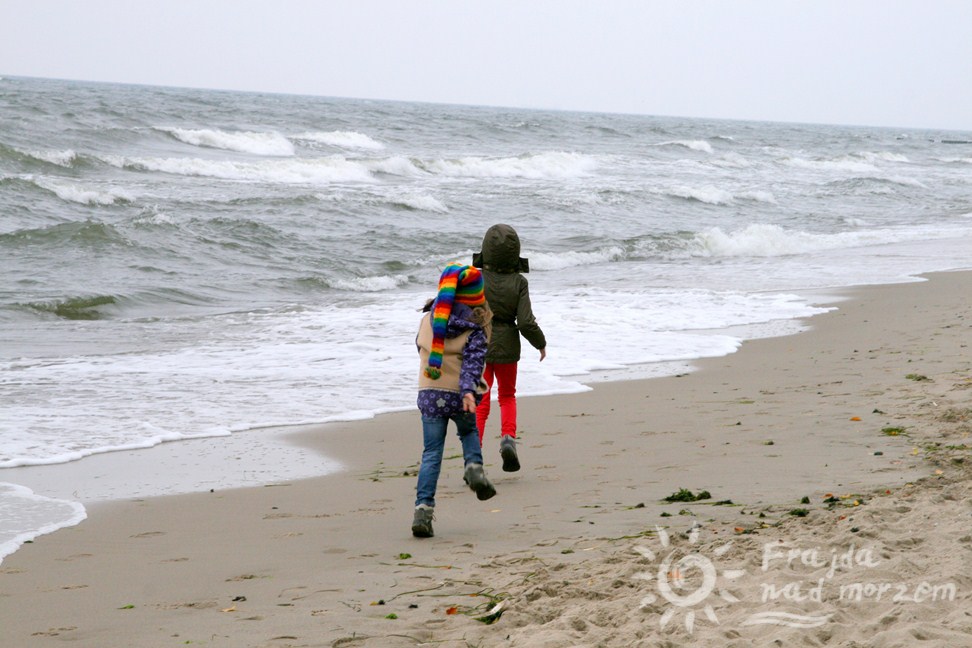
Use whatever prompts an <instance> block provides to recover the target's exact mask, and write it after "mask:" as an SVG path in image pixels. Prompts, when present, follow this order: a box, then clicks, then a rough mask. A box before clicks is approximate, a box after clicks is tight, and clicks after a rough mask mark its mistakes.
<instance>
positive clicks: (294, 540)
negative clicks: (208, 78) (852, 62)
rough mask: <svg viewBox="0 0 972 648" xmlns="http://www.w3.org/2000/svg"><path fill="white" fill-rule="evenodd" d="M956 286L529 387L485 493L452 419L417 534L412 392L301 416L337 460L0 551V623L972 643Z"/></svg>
mask: <svg viewBox="0 0 972 648" xmlns="http://www.w3.org/2000/svg"><path fill="white" fill-rule="evenodd" d="M970 294H972V273H968V272H960V273H943V274H936V275H931V276H930V277H929V281H927V282H921V283H911V284H902V285H888V286H877V287H868V288H864V289H855V290H848V291H844V292H843V293H842V295H843V296H844V297H845V298H846V299H844V300H842V301H835V304H834V305H835V306H836V307H837V308H836V310H834V311H832V312H830V313H828V314H825V315H820V316H817V317H815V318H813V319H812V320H810V321H809V322H808V323H809V324H810V326H811V327H812V330H810V331H808V332H805V333H801V334H798V335H792V336H787V337H781V338H773V339H765V340H755V341H751V342H747V343H745V344H744V345H743V347H742V348H741V350H740V351H739V352H737V353H735V354H733V355H731V356H728V357H725V358H717V359H710V360H706V361H703V362H699V363H697V370H696V371H693V372H691V373H688V374H686V375H682V376H679V377H670V378H661V379H654V380H648V381H631V382H620V383H601V384H597V385H596V386H595V388H594V389H593V390H592V391H590V392H585V393H582V394H575V395H570V396H554V397H540V398H522V399H520V427H521V430H522V432H521V440H520V456H521V463H522V464H523V467H524V468H523V470H522V471H521V472H519V473H503V472H501V471H500V469H499V465H500V461H499V456H498V452H497V447H498V442H497V439H496V434H497V432H496V430H497V429H498V420H497V421H493V420H492V419H491V421H490V428H489V429H488V430H487V441H486V444H485V446H486V447H485V448H484V454H485V456H486V457H487V471H488V473H489V475H490V477H491V478H492V479H493V481H494V483H495V484H496V487H497V489H498V491H499V494H498V495H497V496H496V497H495V498H494V499H492V500H489V501H487V502H479V501H478V500H477V499H476V498H475V496H474V495H473V494H472V493H471V492H470V491H468V490H467V489H466V488H465V487H464V484H463V482H462V474H461V468H462V466H461V459H460V458H459V457H458V455H459V444H458V440H457V439H456V438H455V436H454V434H452V433H451V432H450V439H449V441H448V445H447V450H446V455H447V457H448V458H447V460H446V461H445V465H444V469H443V473H442V476H441V478H440V484H439V495H438V508H437V512H436V516H437V518H436V521H435V532H436V536H435V537H434V538H432V539H427V540H419V539H415V538H412V537H411V534H410V530H409V526H410V522H411V511H412V504H413V498H414V486H415V476H414V472H415V469H416V466H417V461H418V458H419V455H420V452H421V434H420V423H419V420H418V415H417V412H405V413H400V414H392V415H387V416H382V417H379V418H377V419H375V420H372V421H366V422H357V423H353V424H342V425H330V426H326V427H321V428H316V429H308V430H304V431H302V432H301V433H300V434H298V435H296V436H295V437H294V439H295V440H296V441H297V442H299V443H301V444H305V445H310V446H314V447H317V448H319V449H320V450H321V451H322V452H324V453H325V454H326V455H327V456H328V457H333V458H335V459H337V460H338V461H340V462H342V463H343V464H344V465H345V466H347V467H348V469H347V471H345V472H341V473H338V474H334V475H329V476H326V477H320V478H313V479H306V480H299V481H294V482H289V483H281V484H275V485H272V486H265V487H260V488H248V489H238V490H226V491H221V490H216V491H215V492H208V491H207V492H202V493H196V494H190V495H180V496H171V497H157V498H149V499H138V500H132V501H114V502H107V503H98V504H94V505H91V506H89V511H88V512H89V517H88V519H87V520H86V521H84V522H82V523H81V524H80V525H78V526H76V527H72V528H69V529H65V530H62V531H59V532H57V533H54V534H51V535H48V536H43V537H41V538H39V539H38V540H37V541H35V542H34V543H31V544H28V545H25V546H24V547H22V548H21V549H20V550H19V551H17V552H16V553H14V554H13V555H11V556H9V557H8V558H6V559H5V560H4V562H3V564H2V565H0V628H2V631H0V632H2V634H0V644H2V645H3V646H5V647H8V646H9V647H18V648H19V647H21V646H24V647H35V646H36V647H38V648H42V647H43V646H50V645H61V644H63V643H65V642H67V643H73V644H74V645H79V646H93V647H94V646H97V647H99V648H110V647H114V646H138V647H155V646H160V647H161V646H177V645H193V646H229V647H234V648H235V647H271V646H273V647H281V648H283V647H289V646H350V647H357V646H368V647H379V646H380V647H384V646H390V647H397V646H418V645H434V646H443V647H457V646H462V647H465V646H484V647H490V646H530V647H533V646H537V647H548V648H553V647H564V646H591V647H593V646H605V647H607V646H690V645H699V646H739V647H742V646H746V647H749V646H824V645H836V646H875V647H877V646H880V647H891V646H972V532H970V530H969V528H970V523H972V506H970V505H969V501H968V498H969V495H970V490H972V489H970V483H972V482H970V480H969V476H970V468H972V465H970V464H972V456H970V452H969V446H970V445H972V439H970V438H969V434H970V432H972V418H970V417H972V403H970V396H972V356H970V353H969V349H968V347H967V343H968V341H969V340H970V339H972V307H970V302H969V299H968V295H970ZM553 333H554V335H552V336H551V337H552V339H553V340H554V342H552V346H551V353H556V342H555V340H556V335H555V332H553ZM525 361H532V360H529V359H527V360H525ZM494 418H498V417H496V416H495V415H494ZM680 489H687V490H689V491H691V492H692V493H693V494H698V493H699V492H701V491H703V490H705V491H709V493H710V494H711V498H710V499H706V500H701V501H698V502H674V503H670V502H666V501H664V498H665V497H666V496H669V495H672V494H674V493H676V492H678V491H679V490H680ZM803 498H807V500H804V499H803ZM729 502H731V503H729ZM693 594H694V596H693ZM497 604H500V605H502V606H504V608H503V613H502V615H501V616H500V617H499V618H498V619H497V620H496V621H495V622H494V623H490V624H487V623H484V622H482V621H479V620H477V617H482V616H484V615H486V614H487V612H488V611H489V610H490V609H492V608H493V607H494V605H497Z"/></svg>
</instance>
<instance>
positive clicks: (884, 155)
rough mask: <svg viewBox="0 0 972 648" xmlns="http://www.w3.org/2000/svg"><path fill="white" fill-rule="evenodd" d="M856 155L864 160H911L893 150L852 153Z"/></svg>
mask: <svg viewBox="0 0 972 648" xmlns="http://www.w3.org/2000/svg"><path fill="white" fill-rule="evenodd" d="M851 155H852V156H854V157H859V158H861V159H862V160H867V161H868V162H910V161H911V160H909V159H908V158H907V157H906V156H904V155H901V154H900V153H892V152H891V151H877V152H873V151H858V152H857V153H851Z"/></svg>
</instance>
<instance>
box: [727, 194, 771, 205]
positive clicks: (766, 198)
mask: <svg viewBox="0 0 972 648" xmlns="http://www.w3.org/2000/svg"><path fill="white" fill-rule="evenodd" d="M736 197H737V198H741V199H743V200H753V201H756V202H764V203H770V204H771V205H775V204H776V196H774V195H773V194H771V193H770V192H768V191H741V192H739V193H738V194H736Z"/></svg>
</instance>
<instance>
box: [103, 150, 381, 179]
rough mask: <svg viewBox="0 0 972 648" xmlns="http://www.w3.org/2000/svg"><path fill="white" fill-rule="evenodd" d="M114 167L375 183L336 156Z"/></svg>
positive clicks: (132, 161) (138, 161)
mask: <svg viewBox="0 0 972 648" xmlns="http://www.w3.org/2000/svg"><path fill="white" fill-rule="evenodd" d="M104 159H105V161H106V162H108V163H109V164H111V165H113V166H117V167H119V168H124V169H134V170H139V171H159V172H161V173H172V174H176V175H186V176H202V177H210V178H221V179H223V180H238V181H244V182H247V181H248V182H271V183H274V182H279V183H284V184H300V183H307V184H329V183H332V182H371V181H372V180H373V178H372V176H371V173H370V172H369V171H368V169H367V168H365V166H364V165H362V164H360V163H357V162H353V161H349V160H346V159H345V158H343V157H341V156H338V155H335V156H331V157H326V158H311V159H292V160H266V161H262V162H236V161H231V160H204V159H200V158H121V157H117V156H111V157H106V158H104Z"/></svg>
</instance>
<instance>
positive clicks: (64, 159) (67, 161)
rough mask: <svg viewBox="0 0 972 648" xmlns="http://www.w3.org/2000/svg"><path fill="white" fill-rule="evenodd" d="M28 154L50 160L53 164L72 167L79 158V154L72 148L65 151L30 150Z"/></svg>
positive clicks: (39, 158) (45, 160)
mask: <svg viewBox="0 0 972 648" xmlns="http://www.w3.org/2000/svg"><path fill="white" fill-rule="evenodd" d="M27 154H28V155H30V156H31V157H34V158H37V159H38V160H43V161H44V162H50V163H51V164H56V165H58V166H62V167H70V166H71V165H72V164H73V163H74V161H75V160H76V159H77V158H78V154H77V153H76V152H75V151H74V150H72V149H65V150H63V151H28V152H27Z"/></svg>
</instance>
